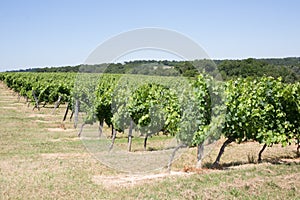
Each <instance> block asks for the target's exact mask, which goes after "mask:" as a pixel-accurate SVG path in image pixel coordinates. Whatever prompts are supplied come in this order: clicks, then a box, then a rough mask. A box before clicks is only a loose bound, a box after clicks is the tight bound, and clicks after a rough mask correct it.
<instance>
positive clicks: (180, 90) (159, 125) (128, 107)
mask: <svg viewBox="0 0 300 200" xmlns="http://www.w3.org/2000/svg"><path fill="white" fill-rule="evenodd" d="M0 80H1V81H3V82H4V83H5V84H6V85H7V86H8V87H9V88H11V89H12V90H13V91H14V92H16V93H17V94H18V96H19V98H20V97H24V98H25V99H26V101H27V102H28V106H29V105H30V104H32V106H33V108H34V109H35V108H37V109H42V108H41V106H45V105H46V104H55V105H54V109H55V108H57V107H58V106H59V104H62V103H66V104H67V109H66V112H65V115H64V116H62V118H63V120H66V117H67V114H68V111H69V110H70V111H71V112H70V113H71V118H72V117H73V118H74V127H75V128H76V127H77V126H78V123H81V124H80V128H79V131H78V135H79V136H80V135H81V133H82V131H83V129H84V127H85V126H86V125H89V124H95V123H96V122H98V123H99V137H101V135H102V134H103V126H104V124H106V125H107V126H108V127H111V130H112V131H111V135H110V137H111V138H112V139H111V144H110V146H109V150H111V149H112V148H113V145H114V143H115V139H116V137H117V133H125V132H126V134H127V137H128V146H127V150H128V151H131V148H132V138H133V135H132V131H133V130H137V131H138V132H139V133H140V136H141V137H143V138H144V150H147V140H148V138H149V137H156V136H155V135H159V134H162V135H166V137H175V138H176V140H177V146H176V147H174V153H175V151H177V150H178V149H180V148H183V147H192V146H197V148H198V151H197V152H198V153H197V160H198V166H200V165H201V159H202V154H203V149H204V144H206V143H207V142H208V141H212V142H213V141H216V140H218V139H219V138H220V137H222V136H223V137H225V138H226V141H225V142H224V144H223V146H222V147H221V149H220V152H219V155H218V156H217V158H216V160H215V162H214V164H213V166H212V167H218V165H219V162H220V158H221V155H222V153H223V152H224V149H225V147H226V146H227V145H228V144H230V143H231V142H234V141H235V142H237V143H242V142H245V141H256V142H258V143H260V144H264V146H263V148H262V149H261V151H260V152H259V155H258V161H259V162H260V161H261V160H262V152H263V151H264V149H265V148H266V147H267V146H272V145H274V144H281V145H282V146H286V145H290V144H293V143H296V144H298V149H297V152H298V153H299V140H300V134H299V131H300V84H299V82H297V83H294V84H286V83H283V82H282V81H281V79H280V78H279V79H274V78H271V77H262V78H259V79H253V78H246V79H236V80H230V81H228V82H225V83H224V82H221V81H214V80H213V79H212V78H211V77H209V76H204V75H199V76H198V77H197V78H194V79H193V78H191V79H187V78H181V77H164V78H161V77H159V76H143V75H123V76H121V75H113V74H84V73H83V74H75V73H1V74H0ZM79 116H80V117H81V118H80V117H79ZM205 142H206V143H205ZM169 167H170V166H169Z"/></svg>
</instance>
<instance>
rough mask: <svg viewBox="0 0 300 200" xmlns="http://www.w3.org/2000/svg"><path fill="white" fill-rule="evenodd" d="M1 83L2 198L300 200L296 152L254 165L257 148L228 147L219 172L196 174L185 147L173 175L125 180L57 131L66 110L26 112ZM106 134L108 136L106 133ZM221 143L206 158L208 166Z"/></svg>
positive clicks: (277, 150)
mask: <svg viewBox="0 0 300 200" xmlns="http://www.w3.org/2000/svg"><path fill="white" fill-rule="evenodd" d="M24 102H25V101H24V99H22V98H21V100H20V101H18V98H17V96H14V93H13V92H12V91H10V90H9V89H7V88H6V86H4V85H3V84H1V85H0V108H1V109H0V127H1V128H0V130H1V132H0V138H1V139H0V149H1V150H0V156H1V159H0V199H299V198H300V160H299V158H297V155H296V146H295V145H291V146H288V147H285V148H282V147H281V146H277V145H274V146H273V147H272V148H267V150H266V151H265V152H264V154H263V162H262V163H261V164H256V160H257V154H258V151H259V149H260V148H261V145H259V144H258V143H254V142H248V143H244V144H240V145H237V144H235V143H233V144H231V145H229V146H228V147H227V148H226V150H225V153H224V155H223V157H222V159H221V163H220V164H221V167H222V169H218V170H212V169H206V168H204V169H203V170H194V169H193V166H194V164H195V162H196V156H195V155H196V149H193V148H192V149H190V150H189V151H187V152H186V153H185V154H184V155H183V156H182V157H181V158H180V159H179V160H177V161H176V162H175V163H174V165H173V168H172V173H171V174H167V173H157V174H147V175H146V174H139V175H136V174H134V175H130V174H124V173H120V172H118V171H115V170H113V169H110V168H108V167H106V166H104V165H102V164H101V163H100V162H99V161H98V160H96V159H95V158H94V157H92V156H91V155H90V154H89V153H88V152H87V150H86V149H85V147H84V145H83V144H82V142H81V140H80V139H78V137H77V132H78V130H75V129H73V128H72V123H71V122H69V121H68V122H66V123H65V124H63V125H62V123H61V120H62V116H63V112H64V110H65V108H64V105H62V106H61V107H60V108H59V109H57V110H56V111H55V113H54V114H52V111H53V108H52V107H51V106H50V105H48V106H47V107H46V108H42V109H41V111H38V110H37V109H35V110H34V111H32V107H30V108H28V107H27V105H26V104H25V103H24ZM105 131H108V130H105ZM222 142H223V140H220V141H218V142H217V143H216V144H215V146H214V149H213V151H212V152H211V153H210V154H209V155H208V156H206V157H205V159H204V161H203V162H204V163H203V165H204V166H209V165H210V164H211V163H212V162H213V161H214V159H215V158H216V155H217V153H218V150H219V148H220V146H221V145H222Z"/></svg>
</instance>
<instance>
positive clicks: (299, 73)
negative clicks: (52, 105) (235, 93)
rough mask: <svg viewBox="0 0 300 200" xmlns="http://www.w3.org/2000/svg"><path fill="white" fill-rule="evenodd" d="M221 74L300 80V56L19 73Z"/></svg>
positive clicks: (139, 63)
mask: <svg viewBox="0 0 300 200" xmlns="http://www.w3.org/2000/svg"><path fill="white" fill-rule="evenodd" d="M202 71H205V72H208V73H210V74H212V75H217V74H218V73H220V74H221V75H222V78H223V79H224V80H228V79H232V78H236V77H249V76H251V77H261V76H273V77H276V78H277V77H282V78H283V80H284V81H285V82H295V81H299V80H300V57H289V58H262V59H254V58H248V59H243V60H207V59H204V60H195V61H191V62H189V61H168V60H159V61H157V60H137V61H129V62H125V63H111V64H107V63H104V64H96V65H84V64H82V65H77V66H63V67H46V68H30V69H26V70H18V72H86V73H113V74H145V75H160V76H178V75H183V76H187V77H193V76H196V75H197V74H199V72H202Z"/></svg>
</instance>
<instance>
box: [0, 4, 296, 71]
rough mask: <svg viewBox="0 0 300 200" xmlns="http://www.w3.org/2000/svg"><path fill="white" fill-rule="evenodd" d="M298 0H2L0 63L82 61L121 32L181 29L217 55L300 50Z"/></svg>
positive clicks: (34, 64) (21, 65)
mask: <svg viewBox="0 0 300 200" xmlns="http://www.w3.org/2000/svg"><path fill="white" fill-rule="evenodd" d="M299 19H300V1H297V0H294V1H293V0H290V1H289V0H286V1H284V0H281V1H280V0H273V1H271V0H260V1H259V0H251V1H238V0H236V1H234V0H223V1H222V0H219V1H216V0H211V1H209V0H207V1H202V0H198V1H192V0H187V1H183V0H182V1H176V0H172V1H171V0H170V1H169V0H165V1H164V0H151V1H150V0H149V1H146V0H139V1H137V0H126V1H125V0H123V1H121V0H119V1H117V0H110V1H108V0H107V1H101V0H98V1H97V0H43V1H41V0H26V1H23V0H19V1H17V0H1V1H0V71H4V70H10V69H20V68H29V67H42V66H63V65H76V64H80V63H83V62H84V61H85V59H86V58H87V57H88V55H89V54H90V53H91V52H92V51H93V50H94V49H95V48H96V47H97V46H98V45H100V44H101V43H102V42H104V41H105V40H107V39H109V38H110V37H112V36H114V35H117V34H119V33H121V32H124V31H128V30H132V29H136V28H143V27H159V28H166V29H171V30H175V31H178V32H180V33H182V34H184V35H186V36H188V37H190V38H191V39H193V40H194V41H195V42H197V43H198V44H199V45H200V46H202V47H203V48H204V49H205V50H206V52H207V54H208V55H209V56H210V57H211V58H222V59H223V58H228V59H231V58H237V59H240V58H248V57H256V58H258V57H288V56H300V20H299Z"/></svg>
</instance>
